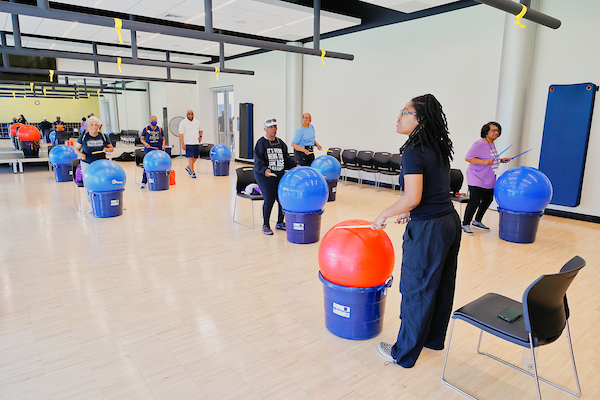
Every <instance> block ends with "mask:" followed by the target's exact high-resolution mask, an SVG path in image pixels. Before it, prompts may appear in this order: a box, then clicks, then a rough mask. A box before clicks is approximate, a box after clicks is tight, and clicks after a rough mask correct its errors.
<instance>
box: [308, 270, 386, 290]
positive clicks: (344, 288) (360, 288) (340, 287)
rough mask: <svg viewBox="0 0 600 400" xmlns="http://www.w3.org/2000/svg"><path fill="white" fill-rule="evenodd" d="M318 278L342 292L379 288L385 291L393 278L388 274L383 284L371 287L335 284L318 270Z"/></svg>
mask: <svg viewBox="0 0 600 400" xmlns="http://www.w3.org/2000/svg"><path fill="white" fill-rule="evenodd" d="M319 280H320V281H321V282H323V284H324V285H327V286H328V287H330V288H332V289H336V290H341V291H344V292H355V293H356V292H360V293H368V292H379V291H380V290H383V291H385V290H386V289H387V288H389V287H391V286H392V281H393V280H394V277H393V276H390V277H389V278H388V279H387V281H385V283H384V284H383V285H378V286H371V287H352V286H342V285H336V284H335V283H333V282H329V281H328V280H327V279H325V278H324V277H323V275H322V274H321V271H319Z"/></svg>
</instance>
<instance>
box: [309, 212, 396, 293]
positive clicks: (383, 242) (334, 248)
mask: <svg viewBox="0 0 600 400" xmlns="http://www.w3.org/2000/svg"><path fill="white" fill-rule="evenodd" d="M348 225H371V222H369V221H364V220H362V219H351V220H348V221H343V222H340V223H339V224H337V225H335V226H334V227H333V228H331V229H330V230H329V232H327V233H326V234H325V237H323V239H322V240H321V245H320V246H319V268H320V269H321V274H322V275H323V277H324V278H325V279H327V280H328V281H329V282H331V283H335V284H336V285H341V286H349V287H372V286H379V285H383V284H384V283H385V281H386V280H387V279H388V278H389V277H390V276H391V275H392V272H393V271H394V262H395V260H396V258H395V255H394V246H392V241H391V240H390V238H389V237H388V235H387V233H385V232H384V231H383V230H379V231H375V230H372V229H370V228H358V229H356V228H354V229H336V227H337V226H348Z"/></svg>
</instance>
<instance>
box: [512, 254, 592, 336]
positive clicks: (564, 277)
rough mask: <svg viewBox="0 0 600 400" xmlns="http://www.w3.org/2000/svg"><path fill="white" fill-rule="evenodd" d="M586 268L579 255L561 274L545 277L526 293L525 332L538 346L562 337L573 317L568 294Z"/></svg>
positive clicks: (524, 295)
mask: <svg viewBox="0 0 600 400" xmlns="http://www.w3.org/2000/svg"><path fill="white" fill-rule="evenodd" d="M584 266H585V261H584V260H583V258H581V257H579V256H575V257H573V258H572V259H571V260H570V261H569V262H568V263H566V264H565V265H564V266H563V267H562V268H561V270H560V272H559V273H558V274H552V275H542V276H541V277H539V278H538V279H536V280H535V282H533V283H532V284H531V285H529V287H528V288H527V289H526V290H525V293H523V316H524V318H525V321H524V322H525V329H526V330H527V332H531V334H532V336H533V337H534V341H536V342H537V344H538V345H544V344H548V343H552V342H553V341H555V340H556V339H558V338H559V336H560V335H561V333H562V331H563V329H564V328H565V325H566V322H567V319H568V318H569V308H568V306H567V295H566V292H567V289H568V288H569V286H570V285H571V282H573V278H575V276H576V275H577V273H578V272H579V270H580V269H581V268H583V267H584ZM534 344H535V342H534Z"/></svg>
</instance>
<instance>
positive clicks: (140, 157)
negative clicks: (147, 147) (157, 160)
mask: <svg viewBox="0 0 600 400" xmlns="http://www.w3.org/2000/svg"><path fill="white" fill-rule="evenodd" d="M145 155H146V153H145V152H144V150H142V149H135V165H136V166H138V167H139V166H141V165H143V164H144V156H145Z"/></svg>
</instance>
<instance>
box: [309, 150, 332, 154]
mask: <svg viewBox="0 0 600 400" xmlns="http://www.w3.org/2000/svg"><path fill="white" fill-rule="evenodd" d="M317 151H326V152H328V153H333V150H315V151H310V152H309V153H308V154H315V153H316V152H317ZM308 154H307V155H308Z"/></svg>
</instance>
